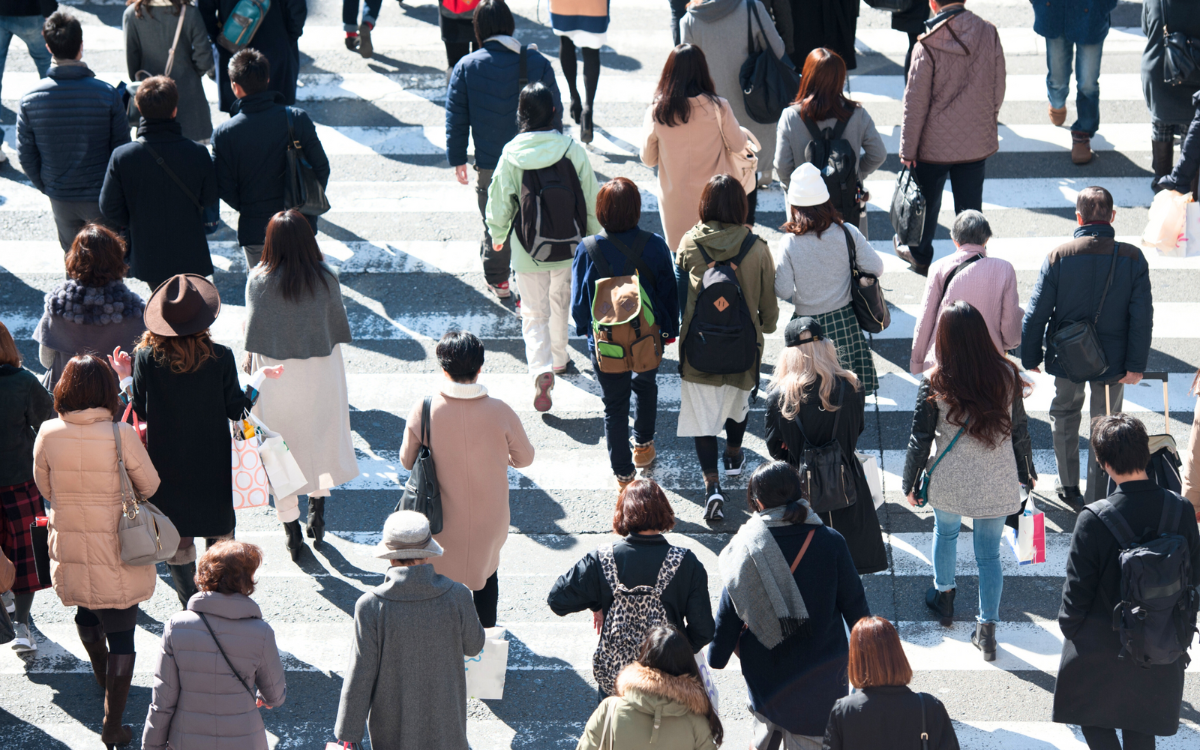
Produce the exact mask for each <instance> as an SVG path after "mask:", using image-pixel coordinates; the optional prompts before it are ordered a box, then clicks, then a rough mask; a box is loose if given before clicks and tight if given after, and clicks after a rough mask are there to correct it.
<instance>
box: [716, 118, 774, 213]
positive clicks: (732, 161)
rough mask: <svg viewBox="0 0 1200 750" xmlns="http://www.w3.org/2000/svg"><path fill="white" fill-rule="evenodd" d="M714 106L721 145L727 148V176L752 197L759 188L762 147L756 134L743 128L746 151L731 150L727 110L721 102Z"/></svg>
mask: <svg viewBox="0 0 1200 750" xmlns="http://www.w3.org/2000/svg"><path fill="white" fill-rule="evenodd" d="M713 106H715V107H716V108H717V130H719V131H721V144H722V145H723V146H724V147H725V174H728V175H730V176H731V177H733V178H734V179H735V180H737V181H738V182H740V183H741V184H742V188H743V189H744V190H745V191H746V195H750V193H752V192H754V188H756V187H757V186H758V152H759V151H760V150H762V145H761V144H760V143H759V142H758V138H756V137H754V133H751V132H750V131H749V130H746V129H745V128H742V129H741V130H742V133H743V134H745V136H746V147H745V149H744V150H743V151H734V150H733V149H732V148H730V147H729V141H727V140H725V115H724V109H725V108H724V107H723V106H721V103H720V102H714V103H713Z"/></svg>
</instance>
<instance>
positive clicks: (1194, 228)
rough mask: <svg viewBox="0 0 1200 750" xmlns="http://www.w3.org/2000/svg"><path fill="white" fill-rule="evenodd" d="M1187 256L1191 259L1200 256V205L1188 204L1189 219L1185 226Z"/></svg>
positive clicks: (1193, 202)
mask: <svg viewBox="0 0 1200 750" xmlns="http://www.w3.org/2000/svg"><path fill="white" fill-rule="evenodd" d="M1183 236H1184V246H1185V247H1186V251H1185V254H1186V255H1187V256H1188V257H1189V258H1190V257H1192V256H1194V255H1200V203H1197V202H1195V201H1192V202H1191V203H1189V204H1187V218H1186V221H1185V222H1184V226H1183Z"/></svg>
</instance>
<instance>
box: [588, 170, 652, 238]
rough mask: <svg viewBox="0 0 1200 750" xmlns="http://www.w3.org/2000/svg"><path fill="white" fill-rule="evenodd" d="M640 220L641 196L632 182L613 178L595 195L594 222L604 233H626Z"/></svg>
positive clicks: (621, 178) (626, 178)
mask: <svg viewBox="0 0 1200 750" xmlns="http://www.w3.org/2000/svg"><path fill="white" fill-rule="evenodd" d="M640 218H642V194H641V191H639V190H638V188H637V185H635V184H633V180H631V179H629V178H628V177H615V178H613V179H611V180H609V181H608V182H606V183H604V184H603V185H601V186H600V192H599V193H597V194H596V220H597V221H599V222H600V226H602V227H604V229H605V231H607V232H610V233H614V232H628V231H629V230H630V229H633V228H635V227H637V225H638V219H640Z"/></svg>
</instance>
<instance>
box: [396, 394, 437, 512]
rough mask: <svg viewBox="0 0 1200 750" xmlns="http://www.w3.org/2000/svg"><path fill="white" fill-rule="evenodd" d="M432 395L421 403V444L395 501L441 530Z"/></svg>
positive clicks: (399, 505)
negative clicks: (434, 454)
mask: <svg viewBox="0 0 1200 750" xmlns="http://www.w3.org/2000/svg"><path fill="white" fill-rule="evenodd" d="M432 404H433V398H432V397H431V396H426V397H425V403H424V404H423V405H422V407H421V448H420V450H419V451H417V460H416V462H415V463H414V464H413V468H412V472H411V473H410V474H409V475H408V481H407V482H405V483H404V494H403V495H401V496H400V502H398V503H396V510H415V511H416V512H418V513H420V514H422V515H424V516H425V517H426V518H428V519H429V533H430V534H440V533H442V491H441V489H440V488H439V487H438V480H437V467H436V466H434V463H433V453H432V452H430V448H431V447H432V443H431V442H430V438H429V434H430V429H431V428H430V426H429V422H430V412H431V411H432V408H433V407H432Z"/></svg>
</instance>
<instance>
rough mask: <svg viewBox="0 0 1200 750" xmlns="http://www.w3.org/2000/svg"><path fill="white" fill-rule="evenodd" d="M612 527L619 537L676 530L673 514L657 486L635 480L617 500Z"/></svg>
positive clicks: (650, 481) (669, 502)
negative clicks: (644, 532) (643, 532)
mask: <svg viewBox="0 0 1200 750" xmlns="http://www.w3.org/2000/svg"><path fill="white" fill-rule="evenodd" d="M612 526H613V531H615V532H617V533H618V534H620V535H621V536H628V535H630V534H636V533H638V532H639V531H670V530H671V529H673V528H675V511H674V510H672V509H671V501H670V500H667V494H666V493H665V492H663V491H662V487H659V486H658V482H655V481H654V480H653V479H638V480H637V481H635V482H633V483H631V484H629V485H628V486H627V487H626V488H625V489H624V491H622V492H621V494H620V495H619V496H618V497H617V508H616V510H615V511H613V522H612Z"/></svg>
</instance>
